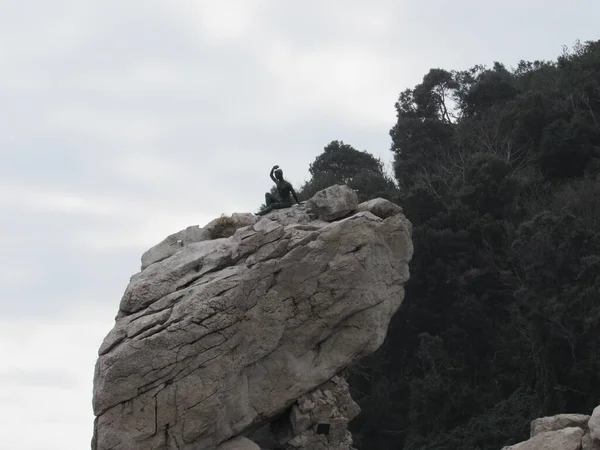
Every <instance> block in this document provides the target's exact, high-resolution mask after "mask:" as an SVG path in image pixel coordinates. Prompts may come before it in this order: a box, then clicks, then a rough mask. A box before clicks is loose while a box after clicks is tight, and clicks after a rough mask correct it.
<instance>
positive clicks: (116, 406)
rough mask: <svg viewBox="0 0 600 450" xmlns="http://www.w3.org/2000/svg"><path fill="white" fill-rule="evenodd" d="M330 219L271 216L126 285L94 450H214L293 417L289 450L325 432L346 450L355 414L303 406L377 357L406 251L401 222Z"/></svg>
mask: <svg viewBox="0 0 600 450" xmlns="http://www.w3.org/2000/svg"><path fill="white" fill-rule="evenodd" d="M334 198H337V197H334ZM350 203H351V202H350ZM325 206H326V205H322V209H323V210H327V208H325ZM350 206H351V205H350ZM350 206H346V207H344V208H350V209H346V212H344V214H348V213H350V211H351V210H352V208H351V207H350ZM355 207H356V205H355V206H354V207H353V208H355ZM329 210H330V211H338V213H337V214H341V211H342V210H343V208H341V209H340V208H338V207H335V208H329ZM337 214H333V216H337ZM324 217H329V220H334V219H333V218H332V217H331V216H327V215H321V216H320V218H321V219H323V218H324ZM335 219H338V220H337V221H335V222H333V223H328V222H325V221H323V220H310V217H309V216H308V215H307V213H306V212H305V211H304V210H303V208H302V207H299V206H297V207H294V208H290V209H289V210H284V211H277V212H273V213H270V214H268V215H266V216H264V217H263V218H261V219H260V220H258V221H257V222H256V223H252V224H250V225H247V226H242V227H240V228H237V229H236V230H235V233H234V234H233V236H230V237H219V238H216V239H210V240H202V241H199V242H192V243H188V244H185V245H183V246H181V247H180V248H179V250H178V251H176V252H175V253H173V254H172V255H170V256H168V257H166V258H163V259H161V260H159V261H155V262H154V263H152V264H150V265H148V266H147V267H146V268H145V269H144V270H143V271H142V272H140V273H138V274H136V275H134V276H133V277H132V279H131V282H130V284H129V286H128V287H127V289H126V291H125V293H124V295H123V298H122V300H121V303H120V307H119V315H118V316H117V320H116V323H115V326H114V328H113V329H112V330H111V331H110V333H109V334H108V335H107V337H106V338H105V340H104V342H103V343H102V346H101V348H100V350H99V358H98V361H97V364H96V371H95V377H94V399H93V407H94V412H95V414H96V416H97V417H96V422H95V426H94V429H95V431H94V438H93V448H94V449H96V450H108V449H112V450H142V449H143V450H153V449H156V450H158V449H180V450H193V449H194V450H195V449H206V450H212V449H215V448H217V447H218V446H219V445H220V444H222V443H224V442H226V441H229V440H230V439H232V438H235V437H238V436H243V435H246V434H248V433H251V432H252V430H255V429H259V428H261V426H264V425H266V424H269V423H271V422H273V421H276V420H277V418H279V417H282V415H284V416H285V415H286V414H292V413H293V414H295V415H294V421H293V423H294V424H295V425H294V427H295V432H294V434H293V435H290V436H288V437H289V438H290V440H289V441H287V443H286V445H288V446H290V445H296V444H298V445H296V448H303V447H302V445H304V448H307V447H306V445H305V443H306V442H310V440H311V439H313V438H315V435H318V434H323V433H322V430H321V432H317V431H318V430H317V429H316V428H315V426H316V425H319V424H316V425H315V421H326V420H328V421H329V422H328V423H327V422H325V424H327V425H329V428H328V430H329V433H333V437H332V438H328V439H333V440H336V439H338V440H339V441H340V445H346V444H348V445H349V443H348V441H347V437H348V434H347V433H346V431H345V430H346V428H345V426H346V423H347V421H348V420H349V419H350V418H351V417H348V416H352V415H353V412H352V411H346V412H345V413H339V414H338V413H335V414H333V413H332V414H330V415H329V416H328V417H326V416H327V414H325V416H323V415H319V414H320V413H319V414H317V413H315V412H310V411H309V412H308V413H307V412H306V411H302V408H303V407H301V406H302V405H306V402H303V400H301V399H303V398H304V397H303V396H305V395H307V394H309V393H310V392H312V391H314V390H315V389H318V388H319V387H320V386H323V385H326V384H327V383H330V382H331V381H330V380H331V379H332V378H333V377H334V376H335V375H336V374H338V373H340V372H341V371H342V370H343V369H345V368H346V367H348V366H349V365H351V364H352V363H353V362H355V361H356V360H358V359H359V358H361V357H363V356H364V355H367V354H369V353H371V352H373V351H374V350H376V349H377V348H378V347H379V346H380V345H381V343H382V342H383V340H384V338H385V336H386V333H387V326H388V323H389V321H390V319H391V317H392V315H393V314H394V313H395V312H396V310H397V309H398V307H399V306H400V303H401V302H402V299H403V296H404V287H403V286H404V283H405V282H406V281H407V280H408V277H409V270H408V263H409V261H410V259H411V257H412V252H413V247H412V242H411V231H410V230H411V227H410V223H409V222H408V220H407V219H406V218H405V217H404V216H403V215H402V214H396V215H393V216H391V217H388V218H387V219H381V218H380V217H377V216H375V215H374V214H372V213H370V212H368V211H364V212H359V213H356V214H354V215H351V216H350V217H346V218H344V219H342V220H339V216H337V217H335ZM338 384H339V383H338ZM325 391H330V392H331V393H333V392H334V391H335V389H333V388H331V389H329V388H328V389H325ZM321 392H324V391H323V390H321ZM340 392H341V391H340ZM334 397H335V395H334ZM299 399H300V400H299ZM336 401H337V400H336ZM294 405H296V406H295V407H294ZM294 408H299V410H300V411H299V412H298V411H296V410H295V409H294ZM304 409H305V410H306V408H305V407H304ZM294 411H295V412H294ZM321 425H323V423H322V424H321ZM304 428H305V429H304ZM311 433H312V434H311ZM297 436H303V437H301V438H300V439H298V440H297V442H296V441H294V442H295V444H294V442H292V440H293V439H295V438H296V437H297ZM336 436H337V437H336ZM318 439H320V440H322V438H318ZM344 439H345V440H344ZM251 440H253V439H251ZM234 442H235V441H234ZM243 443H244V445H249V443H248V442H246V441H243ZM240 445H241V444H240ZM327 445H329V444H327ZM338 447H339V446H338ZM338 447H324V448H338ZM315 448H316V447H315Z"/></svg>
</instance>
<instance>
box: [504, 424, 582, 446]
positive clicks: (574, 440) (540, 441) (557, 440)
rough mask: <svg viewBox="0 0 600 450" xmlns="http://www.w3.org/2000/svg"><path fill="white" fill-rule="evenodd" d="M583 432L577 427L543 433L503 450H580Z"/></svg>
mask: <svg viewBox="0 0 600 450" xmlns="http://www.w3.org/2000/svg"><path fill="white" fill-rule="evenodd" d="M583 435H584V432H583V430H582V429H581V428H579V427H569V428H563V429H562V430H558V431H544V432H542V433H539V434H537V435H536V436H535V437H533V438H531V439H529V440H528V441H525V442H521V443H519V444H515V445H512V446H510V447H504V449H503V450H581V439H582V438H583Z"/></svg>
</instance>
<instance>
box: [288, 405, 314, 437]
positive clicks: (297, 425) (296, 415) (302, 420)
mask: <svg viewBox="0 0 600 450" xmlns="http://www.w3.org/2000/svg"><path fill="white" fill-rule="evenodd" d="M290 420H291V422H292V430H293V431H294V434H295V435H298V434H300V433H303V432H305V431H306V430H308V428H309V427H310V426H311V425H312V420H311V418H310V414H305V413H303V412H302V411H300V408H299V407H298V405H293V406H292V412H291V414H290Z"/></svg>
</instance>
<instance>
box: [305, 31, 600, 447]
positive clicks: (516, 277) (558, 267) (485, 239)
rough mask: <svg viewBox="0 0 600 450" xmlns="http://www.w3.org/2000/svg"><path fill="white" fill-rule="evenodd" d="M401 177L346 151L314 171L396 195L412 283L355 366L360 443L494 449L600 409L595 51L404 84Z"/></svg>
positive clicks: (333, 152) (598, 54)
mask: <svg viewBox="0 0 600 450" xmlns="http://www.w3.org/2000/svg"><path fill="white" fill-rule="evenodd" d="M396 109H397V123H396V124H395V126H394V127H393V129H392V130H391V131H390V135H391V139H392V148H391V150H392V152H393V156H394V176H395V180H393V179H391V178H390V177H388V176H387V175H386V174H385V171H384V170H383V166H382V164H381V161H378V160H377V159H375V158H374V157H372V156H371V155H370V154H368V153H366V152H359V151H357V150H355V149H353V148H352V147H351V146H349V145H347V144H344V143H343V142H338V141H334V142H332V143H331V144H329V145H328V146H327V147H326V148H325V151H324V153H323V154H321V155H320V156H318V157H317V158H316V160H315V162H314V163H313V164H312V165H311V167H310V173H311V179H310V180H309V181H308V182H307V183H306V184H305V185H304V186H303V187H302V189H300V192H301V195H302V196H303V197H304V198H307V197H308V196H310V195H312V193H314V192H315V191H316V190H318V189H322V188H324V187H326V186H328V185H331V184H333V183H339V182H345V183H348V184H349V185H351V186H352V187H354V188H356V189H358V190H359V194H360V196H361V199H362V200H364V199H367V198H373V197H377V196H383V197H387V198H389V199H392V200H393V201H395V202H398V203H399V204H400V205H402V207H403V208H404V211H405V214H406V215H407V217H408V218H409V219H410V220H411V221H412V223H413V225H414V243H415V256H414V259H413V261H412V263H411V280H410V282H409V283H408V285H407V290H406V297H405V300H404V303H403V305H402V307H401V309H400V311H399V313H398V314H397V315H396V316H395V317H394V319H393V322H392V324H391V326H390V331H389V335H388V338H387V340H386V342H385V343H384V345H383V346H382V348H381V349H380V351H378V352H377V353H376V354H375V355H373V356H372V357H369V358H368V359H366V360H364V361H362V363H361V365H360V366H358V367H355V368H353V369H352V375H351V377H350V381H351V384H352V388H353V390H354V392H353V396H354V398H355V399H357V401H358V402H359V404H360V405H361V407H362V413H361V415H360V416H359V417H358V418H357V419H355V421H354V422H353V427H354V429H353V432H354V435H355V442H356V446H357V447H358V448H360V449H363V450H370V449H379V450H386V449H394V450H397V449H405V450H425V449H428V450H434V449H435V450H450V449H485V450H487V449H494V450H498V449H500V448H501V447H502V446H503V445H507V444H510V443H514V442H518V441H520V440H524V439H526V438H527V437H528V430H529V421H530V420H531V419H533V418H535V417H540V416H542V415H549V414H555V413H559V412H582V413H589V412H590V411H591V409H592V408H593V407H594V406H596V405H598V404H599V403H600V350H599V349H600V177H599V172H600V170H599V169H600V41H597V42H587V43H585V44H577V45H575V47H574V48H573V49H570V50H565V51H564V52H563V54H562V55H561V56H559V57H558V58H557V60H556V61H535V62H525V61H523V62H521V63H520V64H519V65H518V67H516V68H513V69H508V68H506V67H505V66H504V65H502V64H500V63H495V64H494V66H493V67H491V68H486V67H482V66H476V67H474V68H472V69H469V70H464V71H447V70H443V69H432V70H430V71H429V73H427V74H426V75H425V76H424V77H423V82H422V83H421V84H419V85H417V86H415V87H414V88H413V89H408V90H406V91H404V92H402V93H401V94H400V96H399V99H398V102H397V103H396Z"/></svg>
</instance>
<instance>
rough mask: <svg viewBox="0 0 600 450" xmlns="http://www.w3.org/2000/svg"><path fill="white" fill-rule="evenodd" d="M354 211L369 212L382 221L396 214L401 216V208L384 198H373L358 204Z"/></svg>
mask: <svg viewBox="0 0 600 450" xmlns="http://www.w3.org/2000/svg"><path fill="white" fill-rule="evenodd" d="M356 210H357V211H369V212H371V213H373V214H375V215H376V216H377V217H381V218H382V219H387V218H388V217H392V216H395V215H396V214H402V208H401V207H400V206H398V205H396V204H395V203H392V202H390V201H389V200H386V199H384V198H374V199H373V200H369V201H366V202H363V203H360V204H359V205H358V206H357V208H356Z"/></svg>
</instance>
